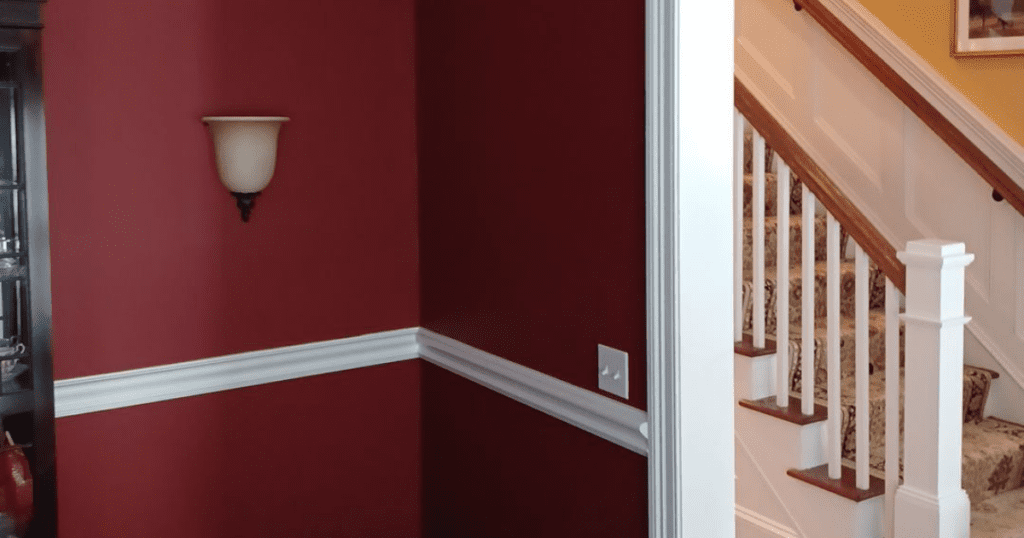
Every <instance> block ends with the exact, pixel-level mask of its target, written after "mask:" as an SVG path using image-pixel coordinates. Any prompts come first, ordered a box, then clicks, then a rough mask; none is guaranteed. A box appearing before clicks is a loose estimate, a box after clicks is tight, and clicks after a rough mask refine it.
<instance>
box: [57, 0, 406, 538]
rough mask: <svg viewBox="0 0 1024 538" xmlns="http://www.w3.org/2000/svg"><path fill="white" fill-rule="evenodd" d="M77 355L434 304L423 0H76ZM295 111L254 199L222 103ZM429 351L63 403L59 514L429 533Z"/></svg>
mask: <svg viewBox="0 0 1024 538" xmlns="http://www.w3.org/2000/svg"><path fill="white" fill-rule="evenodd" d="M45 18H46V24H47V28H46V30H45V32H44V42H43V45H44V72H43V76H44V84H45V92H46V112H47V145H48V148H47V149H48V165H49V188H50V191H49V192H50V209H51V213H50V223H51V237H52V250H51V254H52V260H53V306H54V311H53V324H54V325H53V328H54V339H55V342H54V345H55V357H54V359H55V374H56V377H57V378H58V379H64V378H71V377H78V376H83V375H90V374H98V373H105V372H115V371H121V370H126V369H132V368H139V367H145V366H153V365H159V364H167V363H174V362H180V361H187V360H194V359H200V358H206V357H213V356H218V355H223V354H227V353H237V352H242V351H249V350H257V349H264V348H272V347H277V346H283V345H290V344H299V343H304V342H313V341H321V340H330V339H335V338H342V337H346V336H353V335H358V334H364V333H369V332H375V331H381V330H388V329H396V328H401V327H411V326H417V325H419V290H418V285H419V284H418V278H417V275H418V236H417V233H418V232H417V225H418V223H417V216H416V215H417V213H416V212H417V176H416V166H417V164H416V142H415V136H416V133H415V93H414V92H415V71H414V65H413V64H414V46H415V28H414V25H415V21H414V0H388V1H370V0H358V1H357V0H337V1H331V2H323V1H319V0H291V1H288V2H282V1H280V0H273V1H271V0H146V1H138V0H54V1H51V2H49V3H48V4H47V5H46V7H45ZM217 114H273V115H286V116H290V117H291V119H292V121H291V122H290V123H288V124H286V125H285V127H284V129H283V131H282V135H281V142H280V151H279V158H278V164H277V172H276V174H275V176H274V179H273V181H272V182H271V183H270V186H269V187H268V188H267V190H266V191H265V193H264V195H263V196H262V197H261V198H260V199H259V200H258V201H257V204H256V208H255V211H254V213H253V216H252V221H251V222H249V223H248V224H243V223H242V222H241V221H240V219H239V214H238V211H237V209H236V208H235V207H234V201H233V199H232V198H231V197H230V195H229V194H228V193H227V191H226V190H225V189H224V188H223V187H222V186H221V185H220V183H219V181H218V179H217V177H216V171H215V168H214V162H213V152H212V145H211V143H210V140H209V135H208V133H207V131H206V128H205V127H204V126H203V124H202V123H201V122H200V117H201V116H204V115H217ZM418 368H419V366H418V365H416V364H415V363H410V364H408V365H394V366H387V367H380V368H370V369H365V370H359V371H356V372H344V373H341V374H337V375H329V376H323V377H317V378H311V379H303V380H299V381H294V382H288V383H279V384H272V385H264V386H258V387H253V388H250V389H244V390H239V391H231V392H227V393H223V394H214V395H207V396H201V397H195V398H187V399H182V400H175V401H171V402H166V403H159V404H152V405H144V406H139V407H133V408H130V409H123V410H116V411H109V412H101V413H96V414H90V415H84V416H80V417H71V418H65V419H59V420H58V423H57V445H58V455H57V457H58V476H57V481H58V492H59V493H58V495H59V513H60V525H61V535H62V536H68V537H73V536H83V537H86V536H89V537H92V536H176V537H177V536H198V537H202V536H211V537H212V536H313V535H316V536H334V535H336V536H356V535H358V536H383V535H387V536H418V535H419V530H418V528H419V524H420V513H419V509H420V501H419V499H420V498H419V492H420V480H419V464H420V450H419V441H418V439H419V419H418V417H419V414H418V413H419V411H418V408H419V404H420V399H419V386H420V383H419V377H418Z"/></svg>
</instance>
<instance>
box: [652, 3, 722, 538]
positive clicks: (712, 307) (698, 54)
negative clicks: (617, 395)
mask: <svg viewBox="0 0 1024 538" xmlns="http://www.w3.org/2000/svg"><path fill="white" fill-rule="evenodd" d="M645 7H646V23H647V24H646V28H645V39H646V47H645V50H646V57H647V63H646V66H645V67H646V69H645V89H646V125H645V127H646V129H645V134H646V153H645V157H646V169H645V171H646V174H645V176H646V178H645V186H646V192H647V198H646V214H647V246H646V258H647V275H646V276H647V295H646V296H647V412H648V415H649V418H650V431H649V433H650V454H649V456H648V458H647V461H648V468H647V476H648V480H647V482H648V522H649V535H648V536H649V537H650V538H698V537H700V538H724V537H727V536H735V535H736V513H735V498H736V494H735V493H736V492H735V486H736V484H735V480H734V478H735V445H734V442H733V435H734V431H733V427H734V419H735V417H734V406H735V400H734V399H733V393H734V386H733V362H734V360H733V334H732V325H733V312H732V303H733V301H732V299H733V297H732V294H733V290H732V276H733V275H732V272H733V255H732V244H733V235H732V234H733V218H732V217H733V215H732V204H733V197H732V195H733V192H732V191H733V189H732V182H731V180H730V178H731V177H732V160H733V159H732V152H731V149H732V140H733V133H732V125H733V122H732V119H733V116H732V114H733V108H734V105H735V103H734V101H733V66H734V57H733V47H734V41H735V20H736V19H735V13H734V5H733V3H732V2H684V1H682V0H647V2H646V4H645ZM694 21H701V22H700V24H694ZM694 80H699V81H700V83H699V84H695V83H694V82H693V81H694Z"/></svg>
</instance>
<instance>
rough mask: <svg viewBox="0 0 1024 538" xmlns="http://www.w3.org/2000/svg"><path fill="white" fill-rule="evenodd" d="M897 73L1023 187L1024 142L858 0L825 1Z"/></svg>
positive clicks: (825, 4)
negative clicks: (1012, 135)
mask: <svg viewBox="0 0 1024 538" xmlns="http://www.w3.org/2000/svg"><path fill="white" fill-rule="evenodd" d="M821 3H822V5H824V6H825V7H826V8H827V9H828V10H829V11H831V12H832V14H833V15H835V16H836V18H838V19H839V20H840V22H842V23H843V24H845V25H846V26H847V27H849V28H850V30H851V31H853V33H854V34H856V35H857V37H859V38H860V39H861V40H862V41H864V43H865V44H866V45H867V46H868V47H869V48H870V49H871V50H872V51H874V52H875V53H876V54H878V55H879V56H880V57H881V58H882V60H883V61H885V63H887V64H889V66H890V67H892V68H893V70H895V71H896V73H897V74H898V75H900V76H901V77H903V78H904V79H905V80H906V81H907V82H908V83H909V84H910V85H911V86H912V87H913V88H914V89H915V90H917V91H918V92H919V93H920V94H921V95H922V96H923V97H924V98H925V100H927V101H928V102H929V103H931V105H932V106H934V107H935V108H936V109H937V110H938V111H939V113H940V114H942V115H943V116H945V117H946V118H948V119H949V121H950V122H951V123H952V124H953V125H954V126H955V127H956V128H957V129H959V130H960V131H961V132H962V133H964V135H965V136H966V137H967V139H968V140H970V141H971V142H973V143H974V144H975V145H977V146H978V148H979V149H980V150H981V151H982V152H984V153H985V154H986V155H988V157H989V158H990V159H992V161H993V162H995V164H996V165H997V166H999V167H1000V168H1001V169H1002V170H1003V171H1004V172H1006V174H1007V175H1009V176H1010V177H1011V178H1013V180H1014V181H1015V182H1016V183H1017V184H1018V185H1020V186H1021V187H1024V181H1022V179H1021V178H1024V146H1021V145H1020V144H1019V143H1018V142H1017V141H1016V140H1014V139H1013V138H1010V136H1009V135H1007V134H1006V132H1005V131H1003V129H1002V128H1000V127H999V126H998V125H996V124H995V122H993V121H992V120H991V119H989V118H988V116H986V115H985V113H984V112H982V111H981V110H980V109H979V108H978V107H977V106H975V105H974V103H972V102H971V101H970V100H968V99H967V98H966V97H965V96H964V95H963V94H962V93H961V92H960V91H958V90H957V89H956V88H955V87H953V85H952V84H950V83H949V82H948V81H947V80H946V79H945V78H943V77H942V76H941V75H940V74H939V73H938V72H937V71H936V70H935V69H934V68H933V67H932V66H931V65H930V64H929V63H928V62H927V61H925V59H924V58H922V57H921V56H920V55H919V54H917V53H916V52H914V50H913V49H911V48H910V47H909V46H908V45H907V44H906V43H905V42H904V41H903V40H902V39H900V38H899V37H898V36H896V34H894V33H893V32H892V30H890V29H889V27H887V26H886V25H885V24H884V23H883V22H882V21H880V20H878V18H876V17H875V16H874V15H872V14H871V13H870V12H869V11H868V10H867V9H865V8H864V6H862V5H861V4H860V2H858V1H857V0H821Z"/></svg>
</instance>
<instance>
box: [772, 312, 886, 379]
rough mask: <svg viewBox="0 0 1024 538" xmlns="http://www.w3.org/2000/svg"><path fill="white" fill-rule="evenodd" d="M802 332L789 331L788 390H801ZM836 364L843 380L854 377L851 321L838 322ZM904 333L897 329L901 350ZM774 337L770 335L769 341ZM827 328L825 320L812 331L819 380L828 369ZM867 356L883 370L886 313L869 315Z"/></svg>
mask: <svg viewBox="0 0 1024 538" xmlns="http://www.w3.org/2000/svg"><path fill="white" fill-rule="evenodd" d="M801 331H802V328H801V326H800V325H795V324H790V327H789V357H790V359H789V363H790V381H791V383H790V388H791V389H792V390H796V391H799V390H800V386H801V385H800V369H801V362H802V361H801V355H802V352H801V350H802V349H803V338H802V332H801ZM839 333H840V334H839V362H840V370H841V371H842V375H843V376H844V377H846V376H850V375H853V371H854V365H855V361H856V347H855V341H856V326H855V324H854V320H853V319H852V318H850V317H842V318H841V319H840V320H839ZM902 335H903V329H902V326H901V328H900V348H901V349H902V347H903V336H902ZM773 336H774V335H773V334H771V335H769V338H771V337H773ZM827 336H828V328H827V327H826V326H825V323H824V320H820V319H819V320H816V322H815V327H814V342H813V345H814V365H815V369H816V370H817V371H818V374H819V376H824V373H825V369H826V367H827V365H828V362H827V360H828V357H827V353H828V348H827V346H826V338H827ZM868 356H869V357H870V358H871V362H872V364H873V365H874V367H875V369H876V370H877V369H882V368H884V366H885V313H884V312H881V311H878V310H872V311H870V312H868Z"/></svg>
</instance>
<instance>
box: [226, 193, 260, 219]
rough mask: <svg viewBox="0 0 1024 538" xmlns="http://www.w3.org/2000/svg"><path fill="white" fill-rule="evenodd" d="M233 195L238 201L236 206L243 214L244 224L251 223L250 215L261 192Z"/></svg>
mask: <svg viewBox="0 0 1024 538" xmlns="http://www.w3.org/2000/svg"><path fill="white" fill-rule="evenodd" d="M231 195H232V196H234V197H235V199H236V200H237V201H238V202H237V203H236V204H235V205H237V206H238V209H239V210H240V211H241V212H242V222H249V214H250V213H252V206H253V205H254V204H255V203H256V197H257V196H259V195H260V192H234V191H232V192H231Z"/></svg>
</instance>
